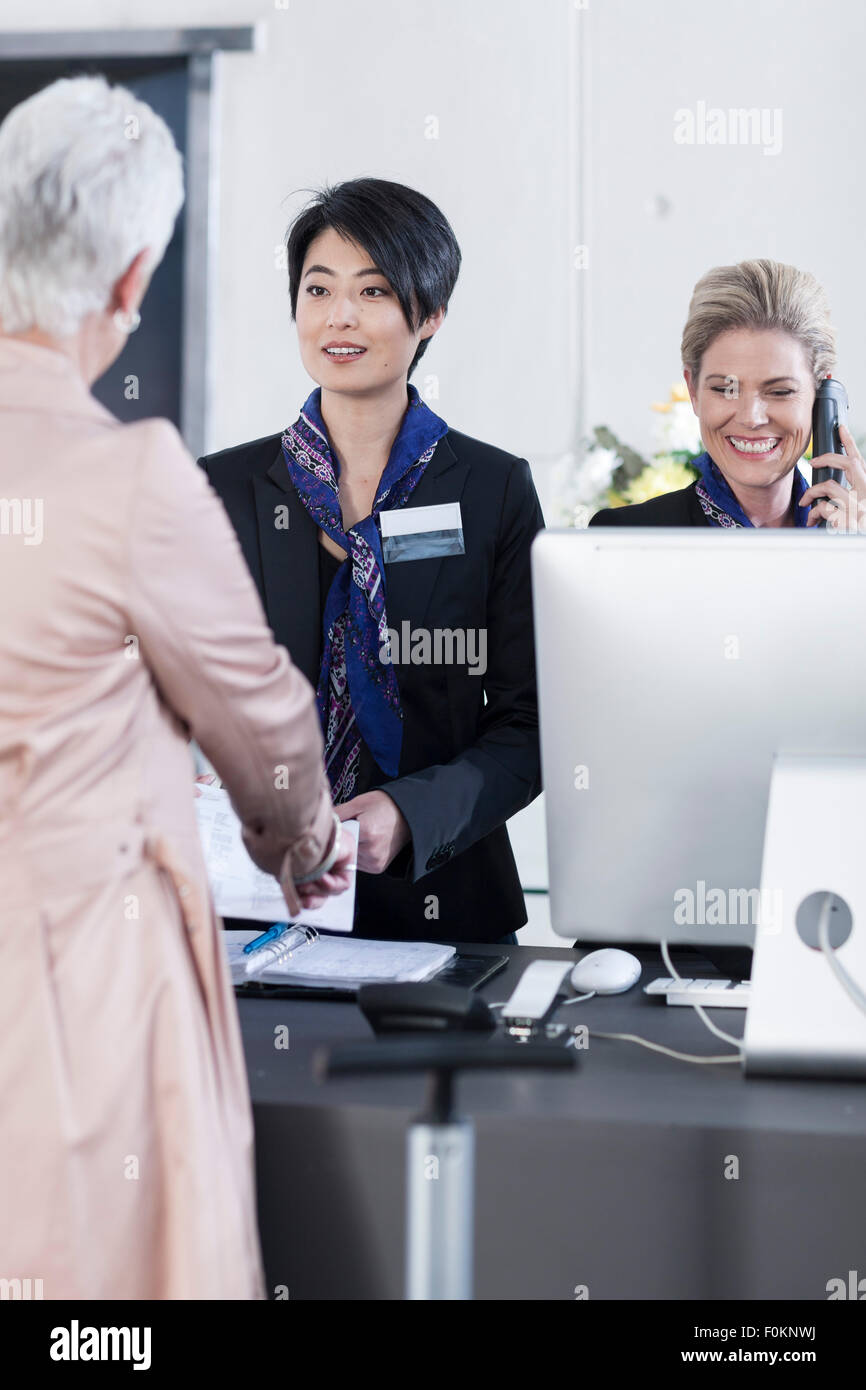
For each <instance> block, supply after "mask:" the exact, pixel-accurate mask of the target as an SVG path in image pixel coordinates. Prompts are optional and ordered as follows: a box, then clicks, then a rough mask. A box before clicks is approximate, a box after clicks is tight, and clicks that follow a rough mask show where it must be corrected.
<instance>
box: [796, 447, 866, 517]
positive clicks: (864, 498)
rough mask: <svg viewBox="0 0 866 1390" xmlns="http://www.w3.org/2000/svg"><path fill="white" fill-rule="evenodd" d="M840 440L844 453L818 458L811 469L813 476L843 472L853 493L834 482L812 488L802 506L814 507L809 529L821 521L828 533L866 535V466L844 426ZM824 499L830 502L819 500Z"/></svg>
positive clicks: (803, 497)
mask: <svg viewBox="0 0 866 1390" xmlns="http://www.w3.org/2000/svg"><path fill="white" fill-rule="evenodd" d="M839 438H840V439H841V441H842V443H843V445H844V447H845V453H844V454H821V455H820V457H819V458H816V459H812V469H813V472H814V470H815V469H816V468H841V469H843V470H844V473H845V477H846V478H847V479H848V482H849V483H850V484H851V487H850V489H849V488H845V487H843V486H842V484H841V483H834V482H833V481H832V480H831V481H829V482H826V483H816V484H813V485H812V487H810V488H809V490H808V491H807V492H804V493H803V496H802V497H801V499H800V506H801V507H808V506H810V505H811V507H812V510H811V512H810V513H809V520H808V522H807V523H806V524H807V526H817V524H818V522H819V521H821V520H824V521H826V523H827V530H828V531H854V532H860V531H862V532H864V533H866V464H864V462H863V459H862V458H861V456H860V452H859V450H858V448H857V445H856V444H855V442H854V436H853V435H852V433H851V431H850V430H849V429H848V428H847V427H846V426H845V425H840V426H839ZM824 497H826V498H828V499H830V500H828V501H826V502H825V501H819V500H818V499H819V498H824Z"/></svg>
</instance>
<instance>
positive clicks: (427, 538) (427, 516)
mask: <svg viewBox="0 0 866 1390" xmlns="http://www.w3.org/2000/svg"><path fill="white" fill-rule="evenodd" d="M379 528H380V532H381V535H382V558H383V559H384V561H385V563H386V564H395V563H396V562H397V561H399V560H427V559H430V558H431V557H432V556H436V555H463V554H464V553H465V547H464V545H463V517H462V515H461V512H460V503H459V502H438V503H435V504H434V505H433V506H431V507H397V508H396V509H395V510H394V511H390V512H387V511H386V512H380V513H379Z"/></svg>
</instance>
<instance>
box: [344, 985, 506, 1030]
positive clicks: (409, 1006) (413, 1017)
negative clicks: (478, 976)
mask: <svg viewBox="0 0 866 1390" xmlns="http://www.w3.org/2000/svg"><path fill="white" fill-rule="evenodd" d="M358 1007H359V1009H360V1010H361V1013H362V1014H363V1015H364V1017H365V1018H366V1019H367V1022H368V1023H369V1024H370V1026H371V1027H372V1029H373V1031H374V1032H375V1033H448V1032H464V1033H465V1032H486V1033H492V1032H493V1030H494V1028H495V1027H496V1018H495V1016H494V1014H493V1013H492V1011H491V1009H490V1008H489V1006H488V1005H487V1004H486V1003H485V1002H484V1000H483V999H482V998H481V997H480V995H478V994H476V993H474V991H473V990H471V989H465V988H462V987H461V986H459V985H442V984H437V983H435V982H434V981H427V982H421V983H417V984H384V985H362V986H361V988H360V989H359V990H358Z"/></svg>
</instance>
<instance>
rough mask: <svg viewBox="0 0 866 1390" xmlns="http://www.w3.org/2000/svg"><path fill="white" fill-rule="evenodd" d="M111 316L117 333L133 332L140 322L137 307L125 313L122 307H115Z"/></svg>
mask: <svg viewBox="0 0 866 1390" xmlns="http://www.w3.org/2000/svg"><path fill="white" fill-rule="evenodd" d="M112 318H113V321H114V326H115V328H116V329H117V331H118V333H127V334H129V333H134V332H135V330H136V328H138V325H139V324H140V323H141V314H140V313H139V312H138V310H137V309H133V311H132V313H131V314H127V313H125V312H124V310H123V309H115V311H114V314H113V315H112Z"/></svg>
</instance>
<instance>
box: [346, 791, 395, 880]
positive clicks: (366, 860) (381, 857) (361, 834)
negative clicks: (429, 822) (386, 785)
mask: <svg viewBox="0 0 866 1390" xmlns="http://www.w3.org/2000/svg"><path fill="white" fill-rule="evenodd" d="M334 810H335V811H336V812H337V815H338V816H339V817H340V820H356V819H357V821H358V868H359V869H362V870H363V871H364V873H366V874H381V873H383V872H384V870H385V869H387V867H388V865H389V864H390V863H391V860H392V859H393V858H394V856H395V855H396V854H399V853H400V850H401V849H402V848H403V846H404V845H408V843H409V841H410V839H411V838H412V832H411V831H410V829H409V826H408V825H407V824H406V819H405V817H404V815H403V812H402V811H401V810H400V808H399V806H398V805H397V803H396V801H392V800H391V798H390V796H389V795H388V793H387V792H380V791H374V792H363V793H362V795H361V796H353V797H352V799H351V801H344V802H342V803H341V805H339V806H335V807H334Z"/></svg>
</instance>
